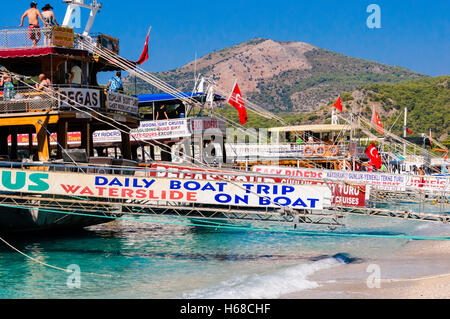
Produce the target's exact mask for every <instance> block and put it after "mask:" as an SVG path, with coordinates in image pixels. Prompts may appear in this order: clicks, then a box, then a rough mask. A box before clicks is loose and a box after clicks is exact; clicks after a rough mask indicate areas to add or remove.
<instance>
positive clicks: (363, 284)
mask: <svg viewBox="0 0 450 319" xmlns="http://www.w3.org/2000/svg"><path fill="white" fill-rule="evenodd" d="M370 265H376V266H371V268H369V269H368V267H369V266H370ZM372 267H375V268H372ZM376 267H379V268H376ZM373 269H378V270H380V272H379V273H380V277H381V281H380V282H379V288H376V287H375V288H369V286H368V284H367V281H368V278H369V276H373V274H374V272H373ZM368 270H371V271H370V272H368ZM308 280H312V281H316V282H317V283H319V285H320V287H318V288H316V289H309V290H304V291H301V292H297V293H293V294H289V295H285V296H283V298H288V299H330V298H331V299H409V298H412V299H421V298H426V299H450V242H448V241H446V242H445V241H442V242H441V241H433V242H428V241H419V242H410V243H408V244H407V245H406V246H405V249H404V250H402V251H401V252H400V253H399V254H398V255H395V256H386V258H382V259H379V258H377V259H376V260H365V261H363V262H360V263H353V264H347V265H341V266H338V267H335V268H331V269H327V270H322V271H319V272H316V273H315V274H313V275H312V276H310V277H309V278H308ZM375 283H376V282H374V281H373V280H369V284H370V285H371V286H375Z"/></svg>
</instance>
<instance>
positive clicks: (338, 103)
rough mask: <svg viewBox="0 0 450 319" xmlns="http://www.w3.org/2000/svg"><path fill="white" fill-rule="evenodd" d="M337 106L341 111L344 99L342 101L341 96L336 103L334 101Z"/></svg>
mask: <svg viewBox="0 0 450 319" xmlns="http://www.w3.org/2000/svg"><path fill="white" fill-rule="evenodd" d="M333 106H334V107H335V108H337V109H338V110H339V111H341V112H342V101H341V97H339V98H338V99H337V101H336V103H334V105H333Z"/></svg>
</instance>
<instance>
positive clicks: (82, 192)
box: [80, 186, 94, 196]
mask: <svg viewBox="0 0 450 319" xmlns="http://www.w3.org/2000/svg"><path fill="white" fill-rule="evenodd" d="M84 194H89V195H91V196H94V193H93V192H92V191H91V189H90V188H89V187H87V186H86V187H85V188H83V190H82V191H81V192H80V195H84Z"/></svg>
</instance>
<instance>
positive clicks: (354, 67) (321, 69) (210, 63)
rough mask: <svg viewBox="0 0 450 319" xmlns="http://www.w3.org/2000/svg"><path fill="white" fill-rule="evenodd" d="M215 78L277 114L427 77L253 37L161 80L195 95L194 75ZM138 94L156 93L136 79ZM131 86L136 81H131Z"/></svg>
mask: <svg viewBox="0 0 450 319" xmlns="http://www.w3.org/2000/svg"><path fill="white" fill-rule="evenodd" d="M195 71H196V72H197V74H199V73H201V74H203V75H206V76H209V77H212V78H213V79H214V80H215V81H216V83H217V84H218V85H219V86H220V87H222V88H223V91H224V92H229V91H231V88H232V85H233V83H234V80H235V79H237V80H238V83H239V87H240V88H241V91H242V93H243V95H244V96H245V97H246V98H248V99H249V100H251V101H253V102H255V103H256V104H258V105H260V106H262V107H264V108H265V109H267V110H270V111H274V112H276V113H303V112H309V111H314V110H317V109H319V107H320V106H321V105H324V104H326V103H328V102H329V100H330V99H333V98H336V97H337V96H338V95H339V94H340V93H341V92H342V91H351V90H354V89H356V88H358V87H360V86H363V85H365V84H369V83H379V82H389V83H398V82H401V81H405V80H409V79H415V78H421V77H424V75H421V74H418V73H415V72H412V71H409V70H407V69H404V68H401V67H397V66H388V65H384V64H380V63H377V62H371V61H366V60H363V59H357V58H351V57H348V56H345V55H342V54H339V53H335V52H331V51H327V50H323V49H320V48H318V47H316V46H313V45H311V44H308V43H304V42H279V41H273V40H268V39H254V40H251V41H248V42H244V43H241V44H239V45H235V46H232V47H229V48H225V49H222V50H219V51H214V52H212V53H210V54H208V55H206V56H204V57H202V58H200V59H198V60H197V61H194V62H191V63H189V64H187V65H185V66H183V67H181V68H178V69H175V70H170V71H167V72H160V73H155V75H156V76H157V77H159V78H160V79H162V80H164V81H166V82H168V83H170V84H171V85H173V86H175V87H177V88H179V89H181V90H184V91H192V89H193V86H194V72H195ZM137 86H138V93H144V92H145V93H156V92H158V90H156V89H155V88H153V87H152V86H150V85H149V84H147V83H143V82H141V81H138V83H137ZM128 88H129V89H134V83H133V81H132V80H131V79H128Z"/></svg>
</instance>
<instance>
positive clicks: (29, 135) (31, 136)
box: [28, 127, 33, 159]
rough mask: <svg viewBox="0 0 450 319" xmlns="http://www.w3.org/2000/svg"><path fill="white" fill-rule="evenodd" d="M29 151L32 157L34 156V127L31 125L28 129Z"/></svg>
mask: <svg viewBox="0 0 450 319" xmlns="http://www.w3.org/2000/svg"><path fill="white" fill-rule="evenodd" d="M28 153H29V154H30V156H29V157H30V158H31V159H32V158H33V129H32V128H31V127H30V128H29V130H28Z"/></svg>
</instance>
